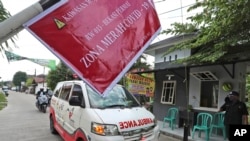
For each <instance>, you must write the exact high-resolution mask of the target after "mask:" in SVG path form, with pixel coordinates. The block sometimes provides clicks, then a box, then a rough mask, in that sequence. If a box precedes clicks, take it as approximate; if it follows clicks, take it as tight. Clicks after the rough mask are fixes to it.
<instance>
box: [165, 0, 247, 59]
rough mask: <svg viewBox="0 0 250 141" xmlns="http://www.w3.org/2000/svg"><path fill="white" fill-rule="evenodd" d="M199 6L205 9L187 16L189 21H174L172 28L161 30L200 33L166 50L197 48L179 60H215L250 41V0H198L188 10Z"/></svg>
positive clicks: (169, 32)
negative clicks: (188, 55) (190, 54)
mask: <svg viewBox="0 0 250 141" xmlns="http://www.w3.org/2000/svg"><path fill="white" fill-rule="evenodd" d="M199 9H201V10H202V12H200V13H197V14H196V15H194V16H191V17H189V18H188V20H190V21H191V22H190V23H174V24H172V27H171V28H170V29H167V30H164V31H163V32H162V34H174V35H183V34H188V33H194V32H195V33H197V36H195V37H194V38H192V39H190V40H188V41H185V42H182V43H180V44H177V45H176V46H174V47H172V48H170V49H169V50H168V51H167V52H166V54H168V53H170V52H173V51H175V50H182V49H193V50H195V52H194V53H193V54H192V56H190V57H188V58H185V59H182V60H180V62H187V63H200V62H215V61H218V60H219V59H222V57H224V56H225V55H227V54H228V53H229V52H230V50H232V49H235V48H240V47H248V46H249V45H250V42H249V39H250V38H249V37H250V34H249V30H250V13H249V10H250V1H248V0H204V1H196V3H195V4H194V5H193V6H191V7H190V8H189V9H188V12H193V11H194V10H199Z"/></svg>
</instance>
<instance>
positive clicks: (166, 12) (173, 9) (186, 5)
mask: <svg viewBox="0 0 250 141" xmlns="http://www.w3.org/2000/svg"><path fill="white" fill-rule="evenodd" d="M194 4H195V3H193V4H189V5H186V6H181V7H180V8H176V9H173V10H170V11H167V12H163V13H160V14H159V15H163V14H166V13H170V12H173V11H177V10H180V9H182V8H186V7H189V6H192V5H194Z"/></svg>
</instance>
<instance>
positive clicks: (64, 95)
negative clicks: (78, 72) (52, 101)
mask: <svg viewBox="0 0 250 141" xmlns="http://www.w3.org/2000/svg"><path fill="white" fill-rule="evenodd" d="M71 88H72V84H65V85H63V87H62V90H61V94H60V98H61V99H63V100H66V101H68V99H69V94H70V91H71Z"/></svg>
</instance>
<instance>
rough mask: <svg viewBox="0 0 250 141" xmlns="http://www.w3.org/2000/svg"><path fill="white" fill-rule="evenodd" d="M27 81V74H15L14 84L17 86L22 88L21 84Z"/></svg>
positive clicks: (20, 72) (19, 72)
mask: <svg viewBox="0 0 250 141" xmlns="http://www.w3.org/2000/svg"><path fill="white" fill-rule="evenodd" d="M26 80H27V74H26V72H22V71H18V72H16V73H15V74H14V77H13V80H12V82H13V84H14V85H15V86H21V82H26Z"/></svg>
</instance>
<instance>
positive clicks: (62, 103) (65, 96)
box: [57, 82, 73, 128]
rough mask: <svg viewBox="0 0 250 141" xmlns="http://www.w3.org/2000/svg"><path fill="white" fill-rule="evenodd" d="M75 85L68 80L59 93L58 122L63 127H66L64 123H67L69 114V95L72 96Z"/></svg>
mask: <svg viewBox="0 0 250 141" xmlns="http://www.w3.org/2000/svg"><path fill="white" fill-rule="evenodd" d="M72 87H73V83H72V82H67V83H64V85H63V87H62V90H61V93H60V95H59V100H58V103H57V104H58V108H57V109H58V111H57V112H58V118H57V119H58V120H57V121H58V123H59V124H60V125H61V127H63V128H65V127H64V124H65V119H66V118H67V116H68V111H67V108H68V107H69V102H68V100H69V96H70V92H71V89H72Z"/></svg>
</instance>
